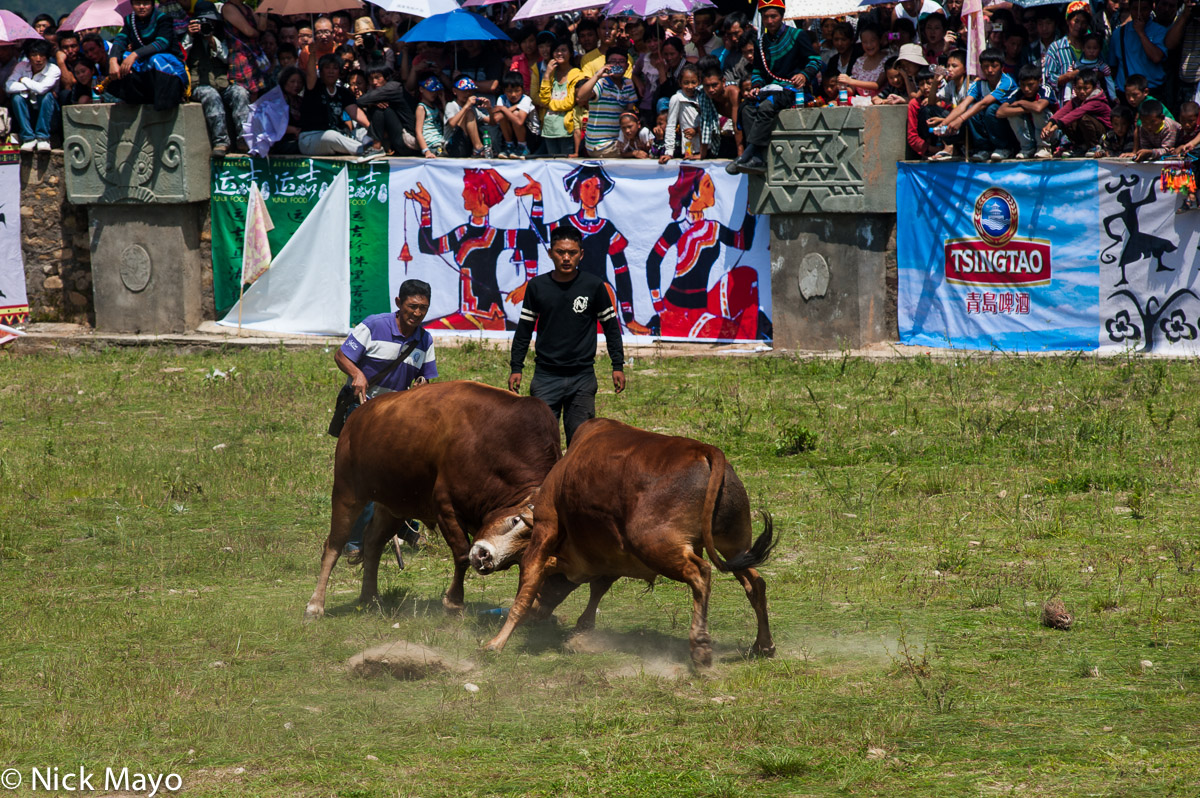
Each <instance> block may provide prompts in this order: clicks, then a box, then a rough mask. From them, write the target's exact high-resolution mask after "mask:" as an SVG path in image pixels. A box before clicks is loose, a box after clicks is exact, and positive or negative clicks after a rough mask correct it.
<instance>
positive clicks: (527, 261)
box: [404, 169, 538, 330]
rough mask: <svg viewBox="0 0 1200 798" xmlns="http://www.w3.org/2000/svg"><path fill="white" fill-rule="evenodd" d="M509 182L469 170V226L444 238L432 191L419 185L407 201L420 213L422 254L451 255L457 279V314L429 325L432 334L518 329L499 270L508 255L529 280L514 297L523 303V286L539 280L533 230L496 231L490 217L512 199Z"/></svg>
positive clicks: (486, 172)
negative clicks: (437, 229)
mask: <svg viewBox="0 0 1200 798" xmlns="http://www.w3.org/2000/svg"><path fill="white" fill-rule="evenodd" d="M508 189H509V182H508V181H507V180H505V179H504V178H503V177H501V176H500V173H499V172H497V171H496V170H495V169H467V170H465V171H464V174H463V193H462V197H463V208H464V209H465V210H466V211H467V212H468V213H469V214H470V215H471V218H470V220H469V221H468V222H467V223H466V224H463V225H459V226H458V227H456V228H454V229H453V230H451V231H450V232H449V233H447V234H446V235H444V236H441V237H440V238H434V236H433V214H432V211H431V210H430V204H431V201H432V200H431V197H430V194H429V190H428V189H426V188H425V187H424V186H423V185H421V184H420V183H417V188H416V189H415V190H412V191H406V192H405V193H404V196H405V197H406V198H408V199H411V200H413V201H415V202H416V203H417V204H418V205H419V206H420V208H421V232H420V236H419V238H418V243H419V245H420V249H421V252H423V253H425V254H426V255H440V256H445V255H451V256H453V258H454V268H456V269H457V270H458V273H459V278H460V279H459V286H460V295H459V309H458V310H457V311H456V312H454V313H451V314H450V315H448V316H442V317H441V318H439V319H434V320H432V321H430V322H428V323H427V324H426V325H425V326H426V327H427V328H430V329H439V328H441V329H450V330H476V329H478V330H505V329H515V328H516V325H515V324H513V323H511V322H509V321H508V320H507V318H506V316H505V313H504V296H503V294H502V293H501V291H500V285H499V280H498V276H497V269H498V268H499V264H500V263H501V262H502V256H503V255H504V253H505V252H509V251H511V252H512V253H513V254H512V257H511V259H510V260H511V262H512V263H515V264H517V269H518V271H519V270H520V269H521V268H522V267H524V269H525V279H524V280H523V281H522V283H521V285H520V286H519V287H518V288H517V289H516V290H515V291H513V292H511V293H510V296H509V299H510V301H512V302H514V303H519V302H520V301H521V298H522V296H523V295H524V287H525V283H527V282H529V280H532V279H533V278H534V277H536V276H537V270H538V255H537V235H536V234H535V233H534V231H533V230H504V229H500V228H496V227H492V226H491V223H490V222H489V221H488V214H489V212H490V211H491V209H492V208H494V207H495V206H497V205H499V204H500V202H501V201H502V200H503V199H504V197H505V195H506V194H507V193H508Z"/></svg>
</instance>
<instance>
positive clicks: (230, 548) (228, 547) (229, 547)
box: [221, 546, 233, 554]
mask: <svg viewBox="0 0 1200 798" xmlns="http://www.w3.org/2000/svg"><path fill="white" fill-rule="evenodd" d="M221 551H226V552H229V553H230V554H233V546H222V547H221Z"/></svg>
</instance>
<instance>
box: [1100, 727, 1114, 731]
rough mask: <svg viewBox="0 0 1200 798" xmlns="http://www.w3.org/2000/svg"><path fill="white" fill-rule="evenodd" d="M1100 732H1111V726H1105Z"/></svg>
mask: <svg viewBox="0 0 1200 798" xmlns="http://www.w3.org/2000/svg"><path fill="white" fill-rule="evenodd" d="M1100 731H1106V732H1110V731H1112V726H1105V727H1104V728H1103V729H1101V730H1100Z"/></svg>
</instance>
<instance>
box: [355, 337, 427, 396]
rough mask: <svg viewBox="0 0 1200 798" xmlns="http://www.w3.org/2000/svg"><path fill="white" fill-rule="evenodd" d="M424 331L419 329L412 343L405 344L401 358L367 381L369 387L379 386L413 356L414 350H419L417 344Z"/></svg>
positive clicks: (401, 351)
mask: <svg viewBox="0 0 1200 798" xmlns="http://www.w3.org/2000/svg"><path fill="white" fill-rule="evenodd" d="M423 329H424V328H422V327H418V328H417V331H416V332H415V333H413V339H412V340H411V341H409V342H408V343H407V344H405V345H404V348H403V349H401V350H400V356H399V357H397V358H396V359H395V360H393V361H392V362H391V365H389V366H388V367H387V368H385V369H383V370H382V371H380V372H379V373H378V374H376V375H375V376H374V377H372V378H371V379H369V380H367V387H371V386H372V385H378V384H379V383H380V382H382V381H383V378H384V377H386V376H387V375H389V374H391V373H392V371H393V369H395V368H396V367H397V366H399V365H400V364H401V363H403V362H404V361H405V360H407V359H408V356H409V355H411V354H412V353H413V350H414V349H416V348H417V343H418V342H419V341H420V340H421V332H422V331H423Z"/></svg>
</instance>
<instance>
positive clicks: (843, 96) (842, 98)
mask: <svg viewBox="0 0 1200 798" xmlns="http://www.w3.org/2000/svg"><path fill="white" fill-rule="evenodd" d="M849 104H850V92H848V91H846V88H845V87H844V86H843V87H842V88H840V89H838V105H849Z"/></svg>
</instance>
